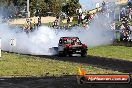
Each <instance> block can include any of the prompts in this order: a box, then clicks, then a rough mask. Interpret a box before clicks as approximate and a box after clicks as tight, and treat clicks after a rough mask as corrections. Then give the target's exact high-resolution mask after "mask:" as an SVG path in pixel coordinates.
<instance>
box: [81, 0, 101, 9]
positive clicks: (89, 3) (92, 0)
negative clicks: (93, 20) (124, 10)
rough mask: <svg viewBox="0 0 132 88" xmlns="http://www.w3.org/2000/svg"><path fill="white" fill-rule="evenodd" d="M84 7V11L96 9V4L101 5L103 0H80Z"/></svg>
mask: <svg viewBox="0 0 132 88" xmlns="http://www.w3.org/2000/svg"><path fill="white" fill-rule="evenodd" d="M79 1H80V4H81V5H82V9H83V10H89V9H94V8H95V7H96V3H100V5H101V3H102V2H103V0H79Z"/></svg>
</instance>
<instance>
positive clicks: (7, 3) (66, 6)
mask: <svg viewBox="0 0 132 88" xmlns="http://www.w3.org/2000/svg"><path fill="white" fill-rule="evenodd" d="M29 1H30V14H31V16H34V15H41V16H46V13H53V14H52V15H54V16H55V15H57V14H59V13H60V12H64V13H66V14H67V15H69V16H72V15H74V14H75V12H76V9H77V8H79V7H80V3H79V0H29ZM0 6H1V8H2V9H3V12H1V13H5V11H6V14H7V13H8V14H10V15H14V14H18V13H20V12H21V13H26V11H27V10H26V6H27V0H0ZM1 11H2V10H1Z"/></svg>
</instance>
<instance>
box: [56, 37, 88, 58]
mask: <svg viewBox="0 0 132 88" xmlns="http://www.w3.org/2000/svg"><path fill="white" fill-rule="evenodd" d="M73 54H80V55H81V56H82V57H85V56H86V55H87V46H86V45H85V44H82V43H81V41H80V40H79V38H78V37H61V38H60V40H59V44H58V55H59V56H67V55H69V56H72V55H73Z"/></svg>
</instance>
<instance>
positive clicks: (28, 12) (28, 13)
mask: <svg viewBox="0 0 132 88" xmlns="http://www.w3.org/2000/svg"><path fill="white" fill-rule="evenodd" d="M27 15H28V18H29V17H30V11H29V0H27Z"/></svg>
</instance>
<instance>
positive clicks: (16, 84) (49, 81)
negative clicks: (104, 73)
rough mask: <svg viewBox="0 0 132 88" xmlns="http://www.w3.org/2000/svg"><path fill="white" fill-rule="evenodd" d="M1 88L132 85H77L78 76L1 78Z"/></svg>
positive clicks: (120, 87)
mask: <svg viewBox="0 0 132 88" xmlns="http://www.w3.org/2000/svg"><path fill="white" fill-rule="evenodd" d="M0 88H132V85H131V84H84V85H79V84H78V83H77V79H76V76H63V77H41V78H37V77H36V78H35V77H23V78H21V77H19V78H0Z"/></svg>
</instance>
